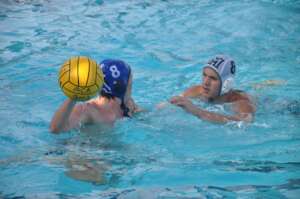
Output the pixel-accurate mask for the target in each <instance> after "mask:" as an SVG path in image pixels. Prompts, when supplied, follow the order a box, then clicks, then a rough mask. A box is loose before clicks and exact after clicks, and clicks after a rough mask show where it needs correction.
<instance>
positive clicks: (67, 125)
mask: <svg viewBox="0 0 300 199" xmlns="http://www.w3.org/2000/svg"><path fill="white" fill-rule="evenodd" d="M100 66H101V69H102V71H103V74H104V85H103V87H102V90H101V91H100V95H99V96H98V97H97V98H94V99H91V100H89V101H87V102H83V103H77V102H76V101H74V100H71V99H67V100H66V101H65V102H64V103H63V104H62V105H61V107H60V108H59V109H58V110H57V111H56V113H55V114H54V116H53V119H52V122H51V125H50V130H51V132H53V133H59V132H62V131H68V130H70V129H73V128H80V127H81V126H82V125H84V124H100V125H102V126H107V125H109V126H111V125H113V124H114V122H115V121H116V120H117V119H120V118H122V117H131V116H132V115H133V113H135V112H138V111H140V109H139V107H138V106H137V105H136V104H135V102H134V100H133V99H132V97H131V89H132V71H131V68H130V66H129V65H128V64H126V63H125V62H123V61H121V60H115V59H106V60H103V61H102V62H101V64H100Z"/></svg>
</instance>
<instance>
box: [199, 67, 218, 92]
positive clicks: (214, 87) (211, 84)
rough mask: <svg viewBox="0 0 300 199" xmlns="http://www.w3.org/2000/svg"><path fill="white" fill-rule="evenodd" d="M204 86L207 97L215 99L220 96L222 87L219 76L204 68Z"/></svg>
mask: <svg viewBox="0 0 300 199" xmlns="http://www.w3.org/2000/svg"><path fill="white" fill-rule="evenodd" d="M202 86H203V89H204V93H203V94H204V96H205V97H207V98H214V97H216V96H218V95H219V94H220V87H221V80H220V78H219V75H218V74H217V73H216V72H215V71H214V70H213V69H211V68H204V70H203V73H202Z"/></svg>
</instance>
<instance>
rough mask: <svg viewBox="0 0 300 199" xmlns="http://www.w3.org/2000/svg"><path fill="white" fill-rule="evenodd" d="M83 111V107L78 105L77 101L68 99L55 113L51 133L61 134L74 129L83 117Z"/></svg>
mask: <svg viewBox="0 0 300 199" xmlns="http://www.w3.org/2000/svg"><path fill="white" fill-rule="evenodd" d="M83 109H84V107H83V105H78V104H76V101H74V100H71V99H67V100H66V101H65V102H64V103H63V104H62V105H61V106H60V107H59V109H58V110H57V111H56V112H55V114H54V116H53V118H52V121H51V124H50V131H51V132H52V133H60V132H62V131H68V130H70V129H72V128H74V127H75V126H76V125H78V124H79V122H80V121H81V118H82V117H83V113H84V112H83Z"/></svg>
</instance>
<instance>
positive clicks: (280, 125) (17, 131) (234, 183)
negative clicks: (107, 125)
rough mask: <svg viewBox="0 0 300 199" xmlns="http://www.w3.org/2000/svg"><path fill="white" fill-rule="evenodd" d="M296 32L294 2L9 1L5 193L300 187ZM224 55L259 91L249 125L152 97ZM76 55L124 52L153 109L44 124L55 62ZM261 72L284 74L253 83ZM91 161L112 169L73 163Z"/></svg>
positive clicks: (1, 22) (288, 194) (3, 59)
mask: <svg viewBox="0 0 300 199" xmlns="http://www.w3.org/2000/svg"><path fill="white" fill-rule="evenodd" d="M299 43H300V1H280V0H278V1H271V0H261V1H259V0H256V1H246V0H245V1H226V2H223V1H218V0H203V1H198V0H197V1H196V0H191V1H184V0H176V1H168V0H164V1H163V0H161V1H159V0H154V1H150V0H144V1H138V0H137V1H120V0H118V1H117V0H111V1H101V0H82V1H59V0H48V1H47V0H44V1H43V0H39V1H38V0H37V1H34V0H32V1H30V0H19V1H13V0H2V1H1V2H0V82H1V83H0V118H1V119H0V198H1V197H3V198H107V199H108V198H130V199H132V198H164V199H165V198H237V197H239V198H298V196H299V195H300V155H299V154H300V122H299V120H300V99H299V96H300V89H299V86H300V80H299V77H298V76H299V75H300V46H299ZM219 53H225V54H229V55H231V56H232V57H233V58H234V59H235V60H236V64H237V78H236V87H237V88H239V89H242V90H245V91H247V92H248V93H250V94H252V95H253V96H254V97H255V98H256V99H257V113H256V117H255V121H254V122H253V123H251V124H242V123H230V124H226V125H217V124H212V123H209V122H205V121H201V120H199V119H197V118H195V117H193V116H191V115H188V114H187V113H185V112H184V111H183V110H181V109H180V108H177V107H174V106H171V105H169V106H167V107H166V108H164V109H162V110H157V109H155V105H156V104H158V103H159V102H162V101H165V100H167V99H169V98H170V97H171V96H173V95H176V94H179V93H180V92H181V91H183V90H184V89H186V88H187V87H189V86H191V85H193V84H197V83H198V82H200V80H201V78H200V74H201V73H200V71H201V66H202V65H203V64H204V63H205V62H206V61H207V60H208V59H209V58H210V57H212V56H214V55H215V54H219ZM75 55H86V56H90V57H92V58H94V59H96V60H98V61H100V60H102V59H104V58H119V59H123V60H125V61H126V62H128V63H129V64H130V65H131V66H132V69H133V72H134V80H133V81H134V83H133V96H134V98H135V100H136V101H137V103H138V104H139V105H140V106H141V107H144V108H145V109H147V110H148V111H147V112H146V113H141V114H139V115H137V116H136V117H135V118H133V119H124V120H120V121H118V122H117V123H116V125H115V127H114V129H112V130H111V131H109V132H98V131H97V130H95V132H93V133H90V134H86V133H82V132H77V131H74V132H70V133H68V134H62V135H52V134H50V132H49V130H48V126H49V122H50V120H51V117H52V115H53V113H54V111H55V110H56V109H57V107H58V106H59V105H60V104H61V103H62V102H63V100H64V99H66V97H65V96H64V95H63V93H62V92H61V91H60V89H59V86H58V83H57V74H58V70H59V67H60V65H61V64H62V63H63V62H64V61H65V60H66V59H68V58H69V57H71V56H75ZM266 80H276V82H277V84H276V85H269V86H268V85H266V86H255V85H256V84H257V83H261V82H264V81H266ZM195 103H198V104H199V106H203V107H205V108H206V109H208V110H213V111H217V112H221V113H227V109H226V106H225V107H224V106H220V105H217V106H214V105H206V104H203V103H201V102H195ZM83 163H86V164H90V165H94V166H95V165H96V166H95V167H96V170H97V171H98V172H100V173H102V178H103V179H104V180H103V181H102V182H101V183H92V182H87V181H82V180H78V179H76V178H74V176H73V177H72V176H70V175H68V172H69V171H70V165H72V164H73V165H77V166H78V165H79V166H80V165H82V164H83ZM97 165H98V166H97ZM99 165H100V166H99Z"/></svg>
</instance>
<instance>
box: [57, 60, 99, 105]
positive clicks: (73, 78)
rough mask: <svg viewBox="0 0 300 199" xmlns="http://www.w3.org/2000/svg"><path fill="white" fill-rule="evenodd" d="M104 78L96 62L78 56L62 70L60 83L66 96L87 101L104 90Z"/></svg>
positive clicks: (66, 63)
mask: <svg viewBox="0 0 300 199" xmlns="http://www.w3.org/2000/svg"><path fill="white" fill-rule="evenodd" d="M103 81H104V76H103V73H102V70H101V69H100V68H99V66H98V64H97V62H96V61H94V60H92V59H90V58H88V57H84V56H76V57H72V58H71V59H69V60H67V61H66V62H65V63H64V64H63V65H62V66H61V68H60V71H59V76H58V83H59V86H60V88H61V89H62V91H63V92H64V94H65V95H66V96H67V97H69V98H70V99H72V100H77V101H85V100H88V99H90V98H92V97H94V96H95V95H96V94H97V93H98V92H99V90H100V89H102V86H103Z"/></svg>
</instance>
